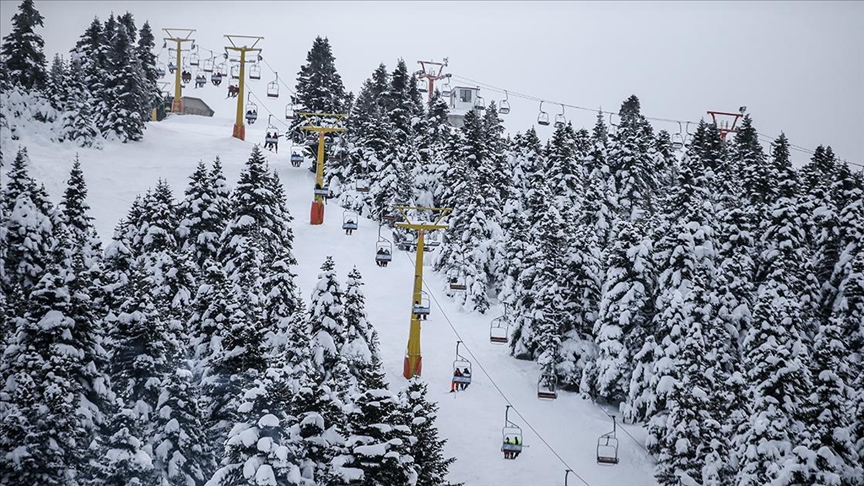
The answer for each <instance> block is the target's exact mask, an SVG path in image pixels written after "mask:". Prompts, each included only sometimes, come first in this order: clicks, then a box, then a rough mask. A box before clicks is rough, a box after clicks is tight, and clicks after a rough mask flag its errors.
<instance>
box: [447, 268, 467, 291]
mask: <svg viewBox="0 0 864 486" xmlns="http://www.w3.org/2000/svg"><path fill="white" fill-rule="evenodd" d="M447 280H449V281H450V290H458V291H465V290H468V285H466V283H465V272H464V271H463V270H457V269H455V268H454V269H451V270H450V271H449V272H447Z"/></svg>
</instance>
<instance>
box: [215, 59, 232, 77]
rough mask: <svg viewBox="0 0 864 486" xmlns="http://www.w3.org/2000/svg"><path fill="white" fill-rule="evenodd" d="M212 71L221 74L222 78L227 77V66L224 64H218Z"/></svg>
mask: <svg viewBox="0 0 864 486" xmlns="http://www.w3.org/2000/svg"><path fill="white" fill-rule="evenodd" d="M213 71H214V72H217V73H219V74H221V75H222V77H223V78H224V77H225V76H228V65H227V64H225V63H224V62H220V63H219V64H217V65H215V66H214V67H213Z"/></svg>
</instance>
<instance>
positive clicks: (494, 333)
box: [489, 315, 510, 344]
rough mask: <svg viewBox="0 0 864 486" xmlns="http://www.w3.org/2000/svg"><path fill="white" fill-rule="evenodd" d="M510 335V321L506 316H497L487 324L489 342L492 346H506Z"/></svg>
mask: <svg viewBox="0 0 864 486" xmlns="http://www.w3.org/2000/svg"><path fill="white" fill-rule="evenodd" d="M509 334H510V321H509V320H508V319H507V316H506V315H504V316H499V317H496V318H495V319H492V323H491V324H489V342H491V343H492V344H507V341H508V337H509Z"/></svg>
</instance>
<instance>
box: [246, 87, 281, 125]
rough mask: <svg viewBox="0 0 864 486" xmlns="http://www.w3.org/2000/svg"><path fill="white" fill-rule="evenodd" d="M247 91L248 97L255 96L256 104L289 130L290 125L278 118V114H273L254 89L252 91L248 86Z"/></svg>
mask: <svg viewBox="0 0 864 486" xmlns="http://www.w3.org/2000/svg"><path fill="white" fill-rule="evenodd" d="M247 91H249V97H250V98H255V99H256V100H257V101H258V104H259V105H260V106H261V107H262V108H264V111H266V112H267V114H269V115H272V117H273V118H275V119H276V121H277V122H279V123H281V124H282V126H284V127H285V128H286V129H287V130H288V131H290V130H291V125H286V124H285V122H283V121H282V120H280V119H279V117H278V116H276V115H275V114H273V112H272V111H270V109H269V108H267V105H265V104H264V102H263V101H261V98H259V97H258V95H256V94H255V92H254V91H252V90H251V89H249V88H247ZM268 123H270V122H268Z"/></svg>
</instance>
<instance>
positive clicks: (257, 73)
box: [249, 64, 261, 79]
mask: <svg viewBox="0 0 864 486" xmlns="http://www.w3.org/2000/svg"><path fill="white" fill-rule="evenodd" d="M249 79H261V66H259V65H257V64H253V65H251V66H249Z"/></svg>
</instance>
